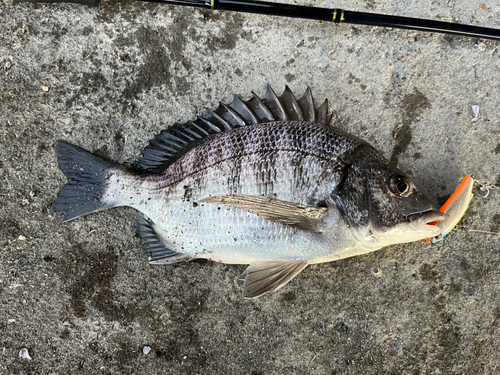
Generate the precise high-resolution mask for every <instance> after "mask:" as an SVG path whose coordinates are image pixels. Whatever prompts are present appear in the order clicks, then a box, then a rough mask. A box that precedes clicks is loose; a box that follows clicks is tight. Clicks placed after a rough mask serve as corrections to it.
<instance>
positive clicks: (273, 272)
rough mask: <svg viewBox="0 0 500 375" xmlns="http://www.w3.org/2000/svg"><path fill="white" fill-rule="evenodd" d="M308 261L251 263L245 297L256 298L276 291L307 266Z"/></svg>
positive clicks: (246, 281)
mask: <svg viewBox="0 0 500 375" xmlns="http://www.w3.org/2000/svg"><path fill="white" fill-rule="evenodd" d="M306 266H307V262H306V261H298V262H266V263H256V264H251V265H250V266H249V267H248V269H247V276H246V278H245V291H244V292H243V297H244V298H255V297H259V296H261V295H263V294H264V293H267V292H274V291H276V290H278V289H279V288H281V287H282V286H283V285H285V284H286V283H287V282H289V281H290V280H291V279H293V278H294V277H295V276H297V274H298V273H299V272H300V271H302V270H303V269H304V268H306Z"/></svg>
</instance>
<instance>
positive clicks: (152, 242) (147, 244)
mask: <svg viewBox="0 0 500 375" xmlns="http://www.w3.org/2000/svg"><path fill="white" fill-rule="evenodd" d="M137 227H138V228H139V234H140V235H141V238H142V240H143V243H142V251H143V252H144V255H146V256H147V257H148V260H149V263H150V264H166V263H178V262H183V261H186V260H189V259H191V257H190V256H188V255H186V254H183V253H179V252H178V251H175V250H173V249H170V248H169V247H168V246H166V245H165V243H164V242H163V240H162V239H161V238H160V236H159V235H158V233H156V230H155V228H154V223H153V222H152V221H151V220H150V219H149V218H147V217H146V216H144V215H143V214H139V216H138V217H137Z"/></svg>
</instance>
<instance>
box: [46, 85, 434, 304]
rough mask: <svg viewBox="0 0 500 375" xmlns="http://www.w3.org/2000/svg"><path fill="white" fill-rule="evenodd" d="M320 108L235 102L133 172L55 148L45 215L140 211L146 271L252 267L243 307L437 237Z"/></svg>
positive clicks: (161, 144)
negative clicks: (149, 267) (306, 273)
mask: <svg viewBox="0 0 500 375" xmlns="http://www.w3.org/2000/svg"><path fill="white" fill-rule="evenodd" d="M327 106H328V104H327V102H326V101H325V103H324V104H323V105H322V106H321V107H315V105H314V102H313V98H312V95H311V91H310V90H309V89H308V90H307V91H306V93H305V94H304V95H303V96H302V97H301V98H300V99H298V100H297V99H296V98H295V97H294V95H293V94H292V92H291V91H290V90H289V89H288V87H287V88H286V90H285V92H284V93H283V94H282V95H281V96H279V97H278V96H276V94H275V93H274V91H273V90H272V89H271V88H270V87H268V90H267V92H266V94H265V96H264V97H263V98H262V99H260V98H258V97H257V96H255V95H254V96H253V98H252V99H251V100H249V101H246V102H243V101H242V100H241V99H240V98H239V97H237V96H235V98H234V100H233V102H232V103H231V104H229V105H224V104H221V105H220V106H219V108H217V109H216V110H215V111H207V112H206V113H205V114H204V115H203V116H202V117H199V118H198V119H197V120H196V121H193V122H188V123H186V124H183V125H174V126H172V127H170V128H168V129H167V130H165V131H163V132H162V133H160V134H159V135H157V136H156V137H155V138H154V139H153V140H152V141H151V142H150V144H149V145H148V146H147V147H146V149H145V150H144V151H143V152H142V155H141V157H140V158H139V159H138V161H137V166H136V169H135V170H132V169H128V168H125V167H123V166H120V165H117V164H113V163H109V162H107V161H104V160H102V159H100V158H98V157H96V156H94V155H92V154H90V153H88V152H87V151H85V150H83V149H81V148H79V147H77V146H74V145H71V144H69V143H65V142H62V141H59V142H57V144H56V149H57V156H58V160H59V166H60V168H61V170H62V171H63V172H64V174H65V175H66V177H67V178H68V180H69V181H68V183H67V184H66V185H65V186H64V187H63V188H62V190H61V192H60V193H59V195H58V197H57V199H56V200H55V202H54V204H53V209H54V211H63V212H65V213H66V217H65V220H66V221H67V220H72V219H75V218H77V217H79V216H82V215H86V214H89V213H91V212H95V211H99V210H102V209H106V208H111V207H118V206H130V207H133V208H135V209H136V210H138V211H139V212H140V213H139V218H138V227H139V232H140V234H141V237H142V238H143V240H144V241H143V243H144V244H143V249H144V253H145V254H146V255H147V256H148V258H149V260H150V262H151V263H154V264H164V263H174V262H180V261H185V260H190V259H193V258H205V259H210V260H213V261H216V262H223V263H233V264H249V265H250V266H249V268H248V270H247V275H246V279H245V287H244V297H247V298H253V297H257V296H260V295H262V294H264V293H266V292H269V291H274V290H277V289H278V288H280V287H282V286H283V285H285V284H286V283H287V282H288V281H290V280H291V279H292V278H293V277H294V276H296V275H297V274H298V273H299V272H300V271H301V270H302V269H304V268H305V267H306V266H307V265H308V264H314V263H322V262H330V261H333V260H338V259H342V258H347V257H351V256H354V255H358V254H364V253H368V252H371V251H374V250H377V249H380V248H382V247H384V246H388V245H392V244H396V243H404V242H411V241H416V240H420V239H424V238H427V237H434V236H436V235H439V234H440V233H441V229H440V228H439V226H435V225H428V224H429V223H430V222H435V221H441V220H443V218H444V216H443V214H441V213H440V212H439V211H438V210H437V209H436V207H434V205H433V204H432V203H431V202H430V201H429V200H428V199H427V198H426V197H425V196H424V195H423V194H422V193H421V192H420V191H419V190H418V188H417V187H416V186H415V184H414V183H413V182H412V181H411V180H410V179H409V178H408V177H407V176H406V175H405V174H404V173H403V172H401V171H399V170H398V169H396V168H394V167H392V166H390V165H389V162H388V161H387V159H386V158H384V157H383V156H382V155H381V154H380V153H379V152H377V151H376V150H375V149H374V148H373V147H372V146H370V145H369V144H367V143H366V142H364V141H363V140H361V139H359V138H357V137H355V136H353V135H350V134H348V133H346V132H344V131H342V130H341V129H338V128H335V127H332V126H330V119H331V116H329V115H328V109H327Z"/></svg>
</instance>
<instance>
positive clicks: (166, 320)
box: [0, 0, 500, 375]
mask: <svg viewBox="0 0 500 375" xmlns="http://www.w3.org/2000/svg"><path fill="white" fill-rule="evenodd" d="M300 3H302V4H304V3H307V4H309V5H316V6H338V7H343V8H346V9H350V10H367V11H374V12H380V13H392V14H397V15H403V16H419V17H424V18H430V19H442V20H448V21H459V22H462V23H470V24H475V25H482V26H488V27H495V28H500V22H499V21H498V20H500V6H499V5H498V3H496V2H494V1H491V0H490V1H487V0H485V4H484V5H483V4H482V1H468V0H451V1H443V0H435V1H434V0H433V1H430V0H412V1H407V0H391V1H377V0H375V1H373V0H368V1H359V2H355V3H353V2H351V1H347V0H338V1H335V3H333V2H329V1H314V0H313V1H309V2H300ZM484 8H486V9H484ZM478 42H484V50H482V49H481V48H477V47H476V44H477V43H478ZM499 59H500V44H499V43H496V42H491V41H477V40H475V39H469V38H461V37H449V36H443V35H437V34H427V33H420V32H411V31H401V30H390V29H380V28H372V27H361V26H358V27H355V26H352V25H333V24H329V23H318V22H313V21H305V20H289V19H284V18H273V17H266V16H257V15H243V14H236V13H229V12H225V13H223V12H213V13H210V12H207V11H201V10H195V9H190V8H180V7H174V6H172V7H170V6H161V5H155V4H140V3H130V2H127V3H125V2H118V1H110V2H108V1H104V2H103V4H102V5H101V7H100V8H98V9H95V8H87V7H84V6H78V5H68V4H15V3H13V2H12V1H11V0H2V1H1V2H0V246H1V250H0V373H2V374H68V373H73V374H84V373H85V374H90V373H103V374H163V373H168V374H253V375H257V374H498V373H499V372H500V341H499V339H498V336H499V333H500V332H499V327H500V295H499V292H500V284H499V283H500V254H499V241H500V240H499V236H498V235H494V234H488V233H483V232H479V231H485V232H498V231H499V230H500V210H499V200H500V199H499V197H500V195H499V191H498V190H491V192H490V194H489V196H488V197H487V198H482V197H481V196H480V193H481V192H480V191H476V197H475V199H474V201H473V203H472V206H471V209H470V210H469V212H468V213H467V215H466V217H465V219H464V222H463V224H462V228H460V229H458V230H456V231H455V232H454V233H453V234H452V235H450V236H449V238H447V239H446V240H445V241H444V242H442V243H441V244H438V245H429V244H427V243H426V242H425V241H420V242H418V243H413V244H407V245H401V246H392V247H389V248H386V249H383V250H380V251H378V252H375V253H373V254H370V255H366V256H359V257H355V258H352V259H346V260H342V261H339V262H335V263H329V264H323V265H316V266H312V267H308V268H307V269H306V270H305V271H304V272H302V273H301V274H300V275H299V276H298V277H297V278H296V279H294V280H293V281H292V282H291V283H290V284H289V285H287V286H286V287H284V288H283V289H281V290H280V291H278V292H277V293H274V294H269V295H266V296H264V297H262V298H259V299H256V300H251V301H248V300H243V299H242V297H241V293H242V283H241V281H240V280H239V276H240V274H241V273H242V272H243V270H244V269H245V267H244V266H232V265H223V264H217V263H211V262H202V261H195V262H191V263H186V264H179V265H175V266H166V267H153V266H149V265H148V264H147V262H146V261H145V259H143V257H142V254H141V250H140V240H139V238H138V233H137V231H136V228H135V220H136V214H135V212H133V210H131V209H125V208H122V209H114V210H111V211H107V212H101V213H98V214H93V215H90V216H87V217H85V218H81V219H78V220H75V221H73V222H70V223H62V216H61V215H59V214H54V213H52V212H51V210H50V205H51V203H52V201H53V199H54V198H55V196H56V194H57V192H58V190H59V189H60V187H61V186H62V184H63V183H64V178H63V175H62V173H61V172H60V171H59V169H58V167H57V163H56V158H55V152H54V148H53V145H54V143H55V141H56V140H58V139H64V140H68V141H71V142H73V143H76V144H78V145H80V146H82V147H85V148H87V149H89V150H91V151H94V152H96V153H97V154H99V155H101V156H103V157H106V158H108V159H111V160H114V161H118V162H121V163H126V164H133V163H134V160H135V159H136V157H137V156H138V155H139V153H140V151H141V149H142V148H143V147H144V146H145V145H146V144H147V142H148V141H149V140H150V138H152V137H153V136H154V135H155V134H156V133H158V132H159V131H161V130H162V129H164V128H166V127H167V126H169V125H171V124H173V123H175V122H182V121H187V120H190V119H193V118H194V117H195V116H196V115H197V114H200V113H201V112H202V111H203V109H204V108H205V107H214V106H216V105H217V104H218V102H219V100H221V101H225V102H229V101H230V100H231V96H232V94H233V93H237V94H241V95H242V96H244V97H246V98H248V97H249V95H250V92H251V91H252V90H253V91H255V92H256V93H257V94H259V93H261V94H263V93H264V91H265V87H266V84H267V83H270V84H271V85H272V86H273V87H275V89H276V90H277V91H281V90H282V89H283V88H284V86H285V85H286V84H288V85H290V87H291V88H292V89H293V90H294V91H295V92H297V93H298V94H301V92H302V91H304V90H305V89H306V87H307V86H311V87H312V89H313V92H314V94H315V97H316V98H317V100H323V99H324V98H329V100H330V103H331V108H332V109H333V110H334V111H335V113H336V116H335V120H334V122H335V124H336V125H338V126H341V127H343V128H344V129H347V130H348V131H350V132H352V133H354V134H357V135H359V136H361V137H362V138H364V139H365V140H367V141H369V142H370V143H372V144H373V145H374V146H376V147H377V148H378V149H380V150H381V151H382V152H383V153H384V154H385V155H387V156H388V157H391V156H392V158H393V160H398V161H399V166H400V168H402V169H403V170H405V171H410V173H411V176H412V177H414V179H415V180H416V181H417V183H418V184H419V185H420V186H421V187H422V189H423V190H424V191H425V192H427V193H428V194H429V196H430V197H431V199H432V200H433V201H434V202H436V203H438V204H442V203H443V202H444V200H445V199H446V198H447V196H448V195H449V194H451V192H452V191H453V190H454V189H455V187H456V186H457V185H458V183H459V182H460V180H461V179H462V178H463V177H464V176H465V175H466V174H468V173H473V174H474V175H475V176H476V178H478V179H480V180H484V181H488V182H490V183H491V184H493V185H495V184H496V185H497V186H499V185H500V168H499V166H500V128H499V113H500V112H499V111H500V109H499V108H500V92H499V67H500V60H499ZM474 104H478V105H480V108H481V115H480V118H479V121H477V122H475V123H472V122H471V118H470V115H471V105H474ZM396 133H397V135H396ZM483 194H484V193H483ZM471 230H475V231H474V232H473V231H471ZM9 319H10V320H9ZM12 319H15V322H13V321H12ZM144 346H149V347H151V352H150V353H149V354H147V355H144V354H143V353H142V350H143V347H144ZM23 347H25V348H27V349H28V350H29V353H30V355H31V358H32V360H30V361H29V360H21V359H19V358H18V353H19V351H20V349H21V348H23Z"/></svg>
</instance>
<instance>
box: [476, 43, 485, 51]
mask: <svg viewBox="0 0 500 375" xmlns="http://www.w3.org/2000/svg"><path fill="white" fill-rule="evenodd" d="M474 47H476V49H478V50H480V51H485V50H486V44H484V43H479V44H476V45H475V46H474Z"/></svg>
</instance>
